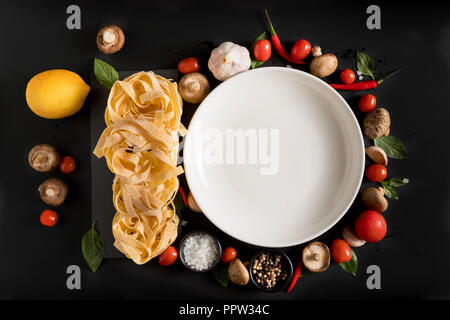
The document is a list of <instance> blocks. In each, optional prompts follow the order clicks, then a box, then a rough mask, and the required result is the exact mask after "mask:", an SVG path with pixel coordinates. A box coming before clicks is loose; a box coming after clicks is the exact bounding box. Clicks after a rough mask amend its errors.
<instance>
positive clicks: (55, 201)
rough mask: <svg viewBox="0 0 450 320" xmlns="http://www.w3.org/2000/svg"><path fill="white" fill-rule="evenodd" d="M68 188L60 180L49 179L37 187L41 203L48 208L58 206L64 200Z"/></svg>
mask: <svg viewBox="0 0 450 320" xmlns="http://www.w3.org/2000/svg"><path fill="white" fill-rule="evenodd" d="M68 191H69V188H68V187H67V184H66V183H65V182H64V181H62V180H61V179H57V178H50V179H47V180H45V181H44V182H43V183H42V184H41V185H40V186H39V194H40V196H41V199H42V201H44V202H45V203H46V204H48V205H50V206H59V205H61V204H63V203H64V200H66V197H67V193H68Z"/></svg>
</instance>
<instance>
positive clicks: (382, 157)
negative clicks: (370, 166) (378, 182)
mask: <svg viewBox="0 0 450 320" xmlns="http://www.w3.org/2000/svg"><path fill="white" fill-rule="evenodd" d="M366 155H367V156H368V157H369V158H370V160H372V161H373V162H375V163H379V164H382V165H383V166H387V164H388V156H387V154H386V152H385V151H384V150H383V149H381V148H380V147H377V146H370V147H367V148H366Z"/></svg>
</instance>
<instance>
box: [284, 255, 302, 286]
mask: <svg viewBox="0 0 450 320" xmlns="http://www.w3.org/2000/svg"><path fill="white" fill-rule="evenodd" d="M301 273H302V262H301V261H299V262H298V263H297V266H296V267H295V270H294V275H293V276H292V281H291V284H290V285H289V288H288V289H287V292H291V290H292V289H294V287H295V284H296V283H297V280H298V278H300V274H301Z"/></svg>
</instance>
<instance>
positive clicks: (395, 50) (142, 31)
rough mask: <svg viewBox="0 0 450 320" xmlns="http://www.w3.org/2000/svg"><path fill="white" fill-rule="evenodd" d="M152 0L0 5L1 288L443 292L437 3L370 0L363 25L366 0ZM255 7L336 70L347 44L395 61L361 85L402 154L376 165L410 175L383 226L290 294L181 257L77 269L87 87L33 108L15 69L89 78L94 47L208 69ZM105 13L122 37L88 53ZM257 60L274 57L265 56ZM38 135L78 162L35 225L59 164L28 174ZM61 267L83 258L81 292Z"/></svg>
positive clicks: (259, 26) (443, 161) (444, 105)
mask: <svg viewBox="0 0 450 320" xmlns="http://www.w3.org/2000/svg"><path fill="white" fill-rule="evenodd" d="M161 3H162V2H161V1H158V2H156V1H145V2H144V1H121V2H113V1H104V2H103V1H95V2H93V1H89V2H88V1H73V2H72V1H70V2H68V1H54V2H49V1H46V2H44V1H29V2H24V1H8V2H7V3H6V2H2V4H1V7H0V24H1V28H0V39H1V41H2V46H1V47H2V49H1V50H0V66H1V69H0V70H1V80H0V82H1V85H0V105H1V114H0V119H1V128H0V130H1V150H2V156H1V170H0V175H1V185H0V252H1V263H0V298H2V299H13V298H14V299H28V298H44V299H47V298H52V299H71V298H72V299H73V298H75V299H84V298H148V299H185V298H186V299H197V298H203V299H302V298H307V299H330V298H339V299H343V298H356V299H361V298H363V299H366V298H369V299H372V298H385V299H386V298H450V289H449V284H450V258H449V257H448V253H449V252H450V250H449V249H450V242H449V240H450V212H449V207H450V204H449V200H448V199H449V198H448V193H449V190H448V188H449V183H448V178H449V173H448V169H447V163H448V157H449V155H450V152H449V149H448V146H447V141H448V140H447V138H448V127H449V126H448V114H449V113H448V111H447V109H448V89H449V81H448V77H449V69H450V59H449V56H448V53H449V52H450V45H449V42H448V39H449V37H450V16H449V11H450V10H449V9H450V8H449V5H448V4H444V3H443V2H442V3H441V2H436V3H433V2H430V1H428V2H426V3H421V4H420V5H419V4H418V5H415V4H413V2H395V3H393V2H390V3H388V2H386V3H385V2H378V4H379V5H380V7H381V11H382V30H377V31H370V30H368V29H367V28H366V26H365V20H366V17H367V15H366V14H365V10H366V8H367V6H368V5H369V4H371V3H369V2H364V1H362V2H343V1H335V2H331V1H320V2H313V1H309V2H306V1H295V2H294V1H289V2H287V1H231V0H230V1H216V2H213V1H210V2H207V3H203V2H198V1H194V0H191V1H164V4H161ZM70 4H78V5H79V6H80V7H81V11H82V29H81V30H68V29H67V28H66V19H67V17H68V15H67V14H66V8H67V6H69V5H70ZM264 7H267V8H269V10H270V12H271V17H272V20H273V22H274V24H275V27H276V30H277V32H278V34H279V36H280V38H281V39H282V41H283V40H284V41H283V42H285V43H286V45H290V44H292V43H293V42H294V41H295V40H296V39H298V38H301V37H304V38H307V39H308V40H309V41H310V42H311V43H312V44H319V45H320V46H321V47H322V48H323V50H324V51H329V52H335V53H337V54H338V56H339V57H340V58H341V59H340V63H341V64H340V69H341V68H343V67H352V68H354V67H355V66H354V58H353V54H354V52H355V51H358V50H364V51H365V52H367V53H369V54H370V55H371V56H372V57H374V61H375V64H376V65H377V66H378V68H377V74H383V73H385V72H388V71H391V70H392V69H394V68H395V67H398V66H399V67H402V69H403V70H402V72H401V73H400V74H398V75H396V76H395V78H393V79H392V80H389V81H387V82H385V83H384V84H383V85H382V86H381V87H379V88H377V89H376V90H374V92H375V95H376V96H377V100H378V106H384V107H386V108H388V109H389V111H390V113H391V118H392V123H393V124H392V127H391V130H392V131H391V133H392V134H393V135H394V136H396V137H398V138H400V139H401V140H402V141H403V142H404V144H405V145H406V146H407V148H408V151H409V156H410V159H408V160H392V161H390V163H389V167H388V170H389V174H390V176H391V177H393V176H399V177H408V178H409V179H410V180H411V183H410V184H409V185H408V186H406V187H403V188H402V189H400V190H399V192H400V194H401V199H400V200H398V201H390V208H389V211H388V212H387V213H386V214H385V216H386V219H387V222H388V236H387V237H386V239H384V240H383V241H382V242H380V243H378V244H371V245H366V246H364V247H362V248H358V249H356V252H357V255H358V258H359V261H360V266H359V272H358V275H357V277H356V278H353V277H352V276H351V275H349V274H346V273H344V272H343V271H342V270H341V269H340V268H339V267H338V266H337V265H332V267H331V268H330V270H328V271H327V272H325V273H322V274H317V275H308V276H306V277H305V278H304V279H302V280H301V281H300V283H299V284H298V285H297V287H296V289H295V290H294V291H293V292H292V293H290V294H283V293H280V294H265V293H261V292H259V291H257V290H256V289H253V288H251V287H250V286H249V287H246V288H237V287H234V286H230V287H229V288H222V287H221V286H220V285H218V284H217V283H216V282H215V281H214V280H213V279H212V278H211V276H210V275H208V274H197V273H192V272H189V271H187V270H185V269H183V268H182V267H181V265H176V266H173V267H171V268H163V267H160V266H159V265H158V264H157V262H156V261H151V262H150V263H148V264H146V265H143V266H137V265H134V264H133V263H132V262H131V261H126V260H123V259H107V260H105V261H104V262H103V265H102V266H101V268H100V269H99V271H98V272H97V273H92V272H90V271H89V269H88V267H87V265H86V264H85V262H84V261H83V258H82V256H81V237H82V235H83V233H84V232H85V231H87V230H88V228H89V227H90V224H91V192H90V191H91V190H90V189H91V184H90V176H91V172H90V159H91V146H90V136H89V134H90V127H89V108H90V98H88V99H87V100H86V104H85V106H84V108H83V109H82V111H81V112H79V113H77V114H76V115H74V116H72V117H69V118H66V119H61V120H46V119H42V118H39V117H37V116H35V115H34V114H33V113H32V112H31V111H30V110H29V109H28V108H27V106H26V102H25V87H26V84H27V82H28V80H29V79H30V78H31V77H32V76H33V75H34V74H36V73H38V72H41V71H44V70H47V69H55V68H64V69H69V70H72V71H75V72H77V73H79V74H80V75H81V76H82V77H83V78H84V79H85V81H87V82H89V78H90V73H91V72H92V70H93V58H94V57H99V58H102V59H105V60H106V61H108V62H110V63H111V64H112V65H114V66H115V67H116V68H117V69H118V70H141V69H143V70H153V69H164V68H169V69H170V68H175V67H176V65H177V62H178V61H179V60H180V59H181V58H183V57H186V56H197V57H198V58H199V59H200V60H201V62H202V63H203V65H202V70H203V72H205V73H208V72H207V68H206V67H205V64H204V63H205V62H206V61H207V58H208V56H209V53H210V50H211V49H212V47H214V46H215V45H218V44H219V43H220V42H222V41H226V40H231V41H233V42H236V43H239V44H242V45H246V46H248V45H250V44H251V42H252V41H253V39H254V38H256V36H257V35H259V34H260V33H261V32H262V31H263V30H264V27H265V24H264V16H263V10H264ZM106 24H117V25H119V26H121V27H122V28H123V30H124V31H125V35H126V41H125V46H124V48H123V49H122V50H121V51H120V52H119V53H117V54H115V55H112V56H105V55H103V54H101V53H100V52H99V51H98V50H97V48H96V45H95V36H96V33H97V31H98V29H99V28H100V27H101V26H103V25H106ZM349 50H351V51H349ZM274 56H275V57H276V54H274ZM270 64H274V65H286V63H284V62H283V61H281V60H280V59H278V58H273V59H272V60H271V62H270V63H268V65H270ZM302 68H303V67H302ZM302 68H301V69H302ZM331 80H333V79H331ZM255 94H261V93H255ZM360 95H361V94H360V93H355V94H353V93H351V94H344V96H345V98H347V101H348V102H349V104H350V105H351V107H352V108H354V110H355V114H357V116H358V117H359V118H361V115H360V114H359V113H358V111H357V109H356V104H355V102H356V101H357V97H359V96H360ZM187 107H188V106H187ZM190 108H192V106H191V107H190ZM192 111H193V110H190V111H189V110H186V112H187V113H189V112H192ZM184 124H185V125H187V124H188V123H184ZM38 143H51V144H54V145H56V146H57V147H58V148H59V149H60V150H61V153H62V154H71V155H72V156H74V157H75V158H76V159H77V161H78V162H77V164H78V168H77V170H76V172H75V173H74V174H71V175H70V176H65V177H64V179H65V180H66V181H67V182H68V184H69V187H70V197H69V198H68V200H67V202H66V204H64V205H63V206H61V207H60V208H58V212H59V213H60V219H61V220H60V222H59V223H58V225H57V226H56V227H54V228H51V229H49V228H44V227H43V226H41V225H40V224H39V214H40V212H41V211H42V210H43V209H45V208H46V206H45V205H44V204H43V203H42V202H41V200H40V199H39V196H38V193H37V187H38V185H39V184H40V183H41V182H42V181H43V180H44V179H46V178H47V177H50V176H53V175H56V176H62V174H60V173H55V174H42V173H38V172H35V171H33V170H32V169H31V168H30V167H29V166H28V165H27V160H26V159H27V153H28V151H29V149H30V148H31V147H32V146H34V145H35V144H38ZM107 187H109V186H107ZM360 209H361V208H360V205H359V204H358V203H355V205H354V206H353V208H352V209H351V210H350V212H349V213H348V214H347V215H346V217H345V218H344V219H343V221H341V222H339V223H338V225H337V226H336V227H334V228H333V229H332V230H331V231H330V232H328V233H327V234H326V235H325V236H323V237H321V239H323V240H325V241H329V240H331V239H332V238H333V237H336V236H339V234H340V230H341V229H342V227H343V226H344V225H345V224H346V223H348V222H349V221H352V220H353V219H354V218H355V216H356V214H357V213H358V212H359V210H360ZM189 215H193V214H192V213H189V212H188V213H186V216H187V219H189ZM191 218H192V217H191ZM192 219H193V220H195V219H197V218H195V217H194V218H192ZM188 226H189V223H188ZM218 234H219V233H218ZM220 239H221V240H222V244H223V245H228V244H231V245H233V246H235V247H236V248H237V249H238V251H239V254H240V255H241V257H242V258H243V259H245V258H249V256H250V255H251V254H253V253H254V252H255V251H254V248H248V247H245V245H244V244H242V243H239V242H237V241H234V240H232V239H230V238H228V237H226V236H224V235H222V234H220ZM300 250H301V246H299V247H294V248H290V249H288V251H287V252H288V253H289V254H290V256H291V258H292V259H293V260H294V261H296V260H297V259H298V257H299V256H300V252H301V251H300ZM71 264H76V265H79V266H80V267H81V269H82V290H73V291H70V290H68V289H67V288H66V277H67V275H66V268H67V266H69V265H71ZM371 264H377V265H379V266H380V268H381V279H382V289H381V290H368V289H367V287H366V278H367V275H366V273H365V270H366V268H367V266H369V265H371Z"/></svg>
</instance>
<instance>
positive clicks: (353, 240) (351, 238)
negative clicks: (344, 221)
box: [342, 226, 366, 248]
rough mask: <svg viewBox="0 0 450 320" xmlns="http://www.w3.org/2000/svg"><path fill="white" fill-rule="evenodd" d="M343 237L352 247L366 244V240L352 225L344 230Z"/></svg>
mask: <svg viewBox="0 0 450 320" xmlns="http://www.w3.org/2000/svg"><path fill="white" fill-rule="evenodd" d="M342 237H343V238H344V240H345V241H347V243H348V244H349V246H350V247H354V248H358V247H362V246H363V245H365V244H366V241H365V240H363V239H360V238H359V237H358V236H357V235H356V234H355V233H354V232H353V230H352V228H351V227H350V226H347V227H345V228H344V230H342Z"/></svg>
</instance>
